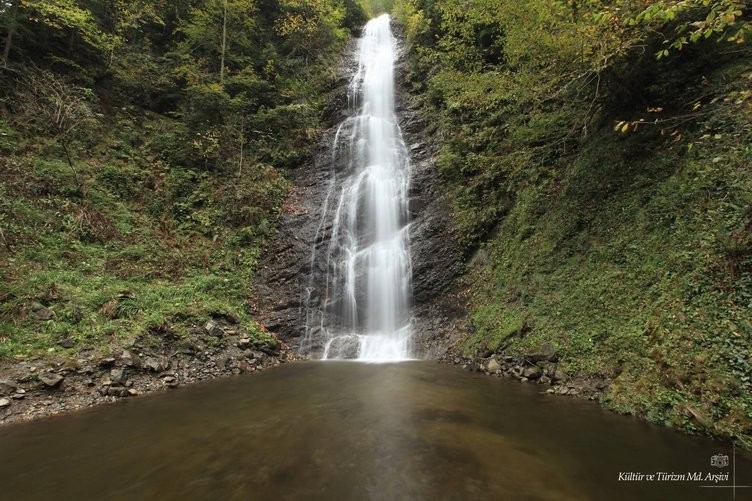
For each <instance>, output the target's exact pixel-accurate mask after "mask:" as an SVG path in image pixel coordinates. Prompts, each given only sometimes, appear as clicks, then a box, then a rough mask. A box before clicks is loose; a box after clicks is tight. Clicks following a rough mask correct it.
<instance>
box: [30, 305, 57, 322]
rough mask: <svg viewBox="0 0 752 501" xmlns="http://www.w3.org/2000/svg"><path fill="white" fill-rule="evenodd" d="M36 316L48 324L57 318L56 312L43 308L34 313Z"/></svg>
mask: <svg viewBox="0 0 752 501" xmlns="http://www.w3.org/2000/svg"><path fill="white" fill-rule="evenodd" d="M34 315H35V316H36V317H37V318H38V319H39V320H41V321H43V322H47V321H49V320H52V319H53V318H55V312H54V311H52V310H50V309H49V308H42V309H39V310H36V311H34Z"/></svg>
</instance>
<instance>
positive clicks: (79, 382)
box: [0, 317, 294, 424]
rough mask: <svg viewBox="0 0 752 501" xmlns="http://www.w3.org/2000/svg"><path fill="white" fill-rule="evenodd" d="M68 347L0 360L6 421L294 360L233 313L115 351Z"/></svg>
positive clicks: (0, 405)
mask: <svg viewBox="0 0 752 501" xmlns="http://www.w3.org/2000/svg"><path fill="white" fill-rule="evenodd" d="M61 348H63V349H62V350H61V353H60V355H59V356H58V357H45V359H44V360H42V359H31V360H28V361H23V362H12V361H5V362H2V363H1V364H0V424H7V423H12V422H18V421H26V420H31V419H36V418H41V417H44V416H50V415H54V414H60V413H63V412H69V411H73V410H76V409H82V408H85V407H90V406H93V405H98V404H103V403H110V402H116V401H118V400H121V399H130V398H134V397H138V396H139V395H145V394H147V393H154V392H159V391H168V390H170V389H172V388H177V387H179V386H183V385H186V384H189V383H194V382H198V381H203V380H207V379H213V378H216V377H221V376H231V375H238V374H247V373H254V372H257V371H261V370H263V369H267V368H269V367H274V366H278V365H280V364H282V363H286V362H289V361H291V360H293V358H294V357H293V356H292V354H291V353H290V352H289V350H288V348H287V346H286V345H285V344H284V343H280V342H278V341H277V342H275V341H272V342H261V341H256V340H254V339H253V338H252V337H250V336H248V335H246V334H245V333H244V332H242V330H241V329H240V328H239V326H238V325H237V324H236V323H235V321H234V319H232V318H231V317H217V318H211V319H207V321H206V322H205V323H204V324H203V325H196V326H194V328H193V329H192V332H191V333H190V334H189V335H188V336H185V337H177V336H175V335H174V334H173V333H171V332H169V331H168V330H162V331H151V332H148V333H145V334H144V335H142V336H140V337H139V338H137V339H136V340H135V341H134V342H131V343H130V344H126V345H123V346H119V347H112V348H111V350H110V351H109V352H108V353H102V352H95V351H94V350H82V351H79V352H77V353H71V352H70V351H68V350H65V349H64V347H63V346H61ZM56 358H57V360H56Z"/></svg>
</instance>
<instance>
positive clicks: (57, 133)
mask: <svg viewBox="0 0 752 501" xmlns="http://www.w3.org/2000/svg"><path fill="white" fill-rule="evenodd" d="M21 84H22V86H21V90H20V91H19V92H18V96H17V100H16V104H15V107H16V109H15V110H14V111H15V112H16V113H15V118H16V121H18V122H22V125H24V126H25V127H26V128H29V129H33V130H36V131H38V132H41V133H46V134H51V135H52V137H53V138H54V139H55V141H57V142H58V144H60V146H61V147H62V149H63V152H64V153H65V158H66V160H67V161H68V166H69V167H70V169H71V170H72V171H73V175H74V177H75V179H76V184H77V185H78V187H79V189H80V188H81V179H80V178H79V176H78V171H77V170H76V168H75V166H74V165H73V159H72V158H71V155H70V150H69V148H68V143H69V141H70V140H71V139H72V138H73V137H74V136H75V135H76V134H77V133H79V132H82V131H84V130H85V129H87V128H90V127H92V126H93V125H95V124H96V122H97V116H96V114H95V113H94V110H93V109H92V107H91V104H90V103H91V101H92V100H93V97H94V96H93V93H92V92H91V90H90V89H87V88H84V87H79V86H76V85H71V84H69V83H67V82H65V81H64V80H63V79H62V78H60V77H58V76H56V75H55V74H53V73H52V72H50V71H48V70H40V69H37V68H33V69H31V70H29V71H28V72H26V73H25V74H24V76H23V77H22V80H21Z"/></svg>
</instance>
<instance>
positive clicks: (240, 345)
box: [237, 337, 251, 350]
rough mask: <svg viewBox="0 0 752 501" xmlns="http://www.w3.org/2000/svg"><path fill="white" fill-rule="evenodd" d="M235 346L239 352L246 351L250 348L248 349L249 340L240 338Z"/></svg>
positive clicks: (249, 345)
mask: <svg viewBox="0 0 752 501" xmlns="http://www.w3.org/2000/svg"><path fill="white" fill-rule="evenodd" d="M237 346H238V348H240V349H241V350H246V349H248V348H250V347H251V340H250V339H248V338H247V337H243V338H240V339H239V340H238V344H237Z"/></svg>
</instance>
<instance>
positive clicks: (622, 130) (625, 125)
mask: <svg viewBox="0 0 752 501" xmlns="http://www.w3.org/2000/svg"><path fill="white" fill-rule="evenodd" d="M628 130H629V124H628V123H625V124H624V125H623V126H622V128H621V132H622V133H624V132H627V131H628Z"/></svg>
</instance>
